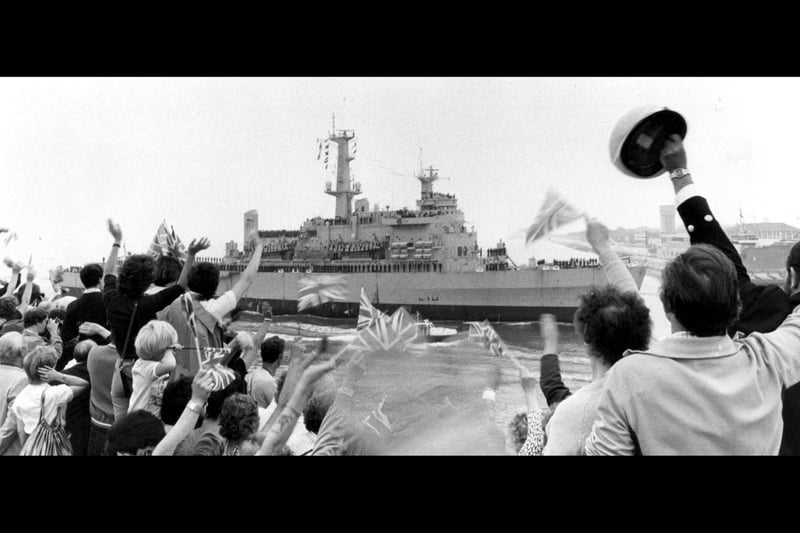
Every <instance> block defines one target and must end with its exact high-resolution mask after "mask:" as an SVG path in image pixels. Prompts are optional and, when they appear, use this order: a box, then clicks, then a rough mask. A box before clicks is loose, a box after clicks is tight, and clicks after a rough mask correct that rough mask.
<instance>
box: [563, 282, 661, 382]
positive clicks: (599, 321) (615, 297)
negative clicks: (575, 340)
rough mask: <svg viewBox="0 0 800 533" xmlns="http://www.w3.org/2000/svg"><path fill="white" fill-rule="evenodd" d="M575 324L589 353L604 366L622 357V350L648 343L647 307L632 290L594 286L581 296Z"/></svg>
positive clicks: (638, 348) (649, 321) (649, 327)
mask: <svg viewBox="0 0 800 533" xmlns="http://www.w3.org/2000/svg"><path fill="white" fill-rule="evenodd" d="M574 323H575V328H576V330H577V332H578V333H579V334H581V336H583V340H584V341H585V342H586V343H587V344H588V345H589V355H590V356H593V357H596V358H598V359H599V360H600V362H602V363H603V364H604V365H605V366H608V367H610V366H612V365H613V364H614V363H616V362H617V361H619V360H620V359H621V358H622V354H623V353H625V350H628V349H630V350H644V349H646V348H647V347H648V345H649V344H650V334H651V333H652V322H651V320H650V310H649V309H648V308H647V306H646V305H645V303H644V300H642V298H641V297H640V296H639V295H638V294H637V293H635V292H620V290H619V289H618V288H616V287H614V286H611V285H609V286H607V287H603V288H595V289H593V290H591V291H589V292H588V293H586V294H583V295H582V296H581V300H580V303H579V304H578V310H577V311H576V312H575V319H574Z"/></svg>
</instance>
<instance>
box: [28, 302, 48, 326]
mask: <svg viewBox="0 0 800 533" xmlns="http://www.w3.org/2000/svg"><path fill="white" fill-rule="evenodd" d="M45 320H47V311H45V310H44V309H40V308H38V307H31V308H30V309H28V310H27V311H25V318H24V322H23V325H24V326H25V327H26V328H29V327H31V326H33V325H35V324H38V323H40V322H44V321H45Z"/></svg>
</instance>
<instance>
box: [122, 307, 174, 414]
mask: <svg viewBox="0 0 800 533" xmlns="http://www.w3.org/2000/svg"><path fill="white" fill-rule="evenodd" d="M135 346H136V354H137V355H138V356H139V359H137V360H136V362H135V363H134V364H133V368H132V375H133V393H132V394H131V400H130V404H129V406H128V413H131V412H133V411H136V410H137V409H144V410H146V411H148V412H150V413H152V414H154V415H156V416H161V398H162V397H163V394H164V388H166V386H167V381H168V379H169V374H170V373H171V372H172V371H173V370H175V366H176V362H175V353H174V351H175V350H177V349H180V345H179V344H178V332H177V331H175V328H173V327H172V326H171V325H170V324H169V322H164V321H161V320H151V321H150V322H148V323H147V324H146V325H145V326H144V327H143V328H142V329H141V330H139V334H138V335H136V342H135Z"/></svg>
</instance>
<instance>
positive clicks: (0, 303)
mask: <svg viewBox="0 0 800 533" xmlns="http://www.w3.org/2000/svg"><path fill="white" fill-rule="evenodd" d="M17 305H18V302H17V298H16V296H3V297H2V298H0V318H5V319H6V320H10V319H11V317H13V316H14V313H15V312H16V310H17Z"/></svg>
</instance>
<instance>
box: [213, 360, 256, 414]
mask: <svg viewBox="0 0 800 533" xmlns="http://www.w3.org/2000/svg"><path fill="white" fill-rule="evenodd" d="M234 374H235V375H236V377H235V378H234V380H233V381H232V382H230V383H229V384H228V386H227V387H225V388H224V389H222V390H218V391H214V392H212V393H211V394H209V395H208V401H207V402H206V418H208V419H210V420H217V419H218V418H219V415H220V412H221V411H222V404H223V403H224V402H225V400H226V399H227V398H228V397H229V396H232V395H234V394H236V393H242V394H246V393H247V383H246V382H245V381H244V378H242V375H241V374H239V373H238V372H235V371H234Z"/></svg>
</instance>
